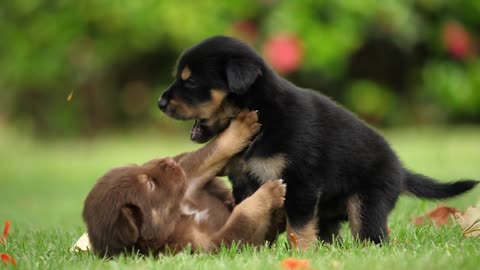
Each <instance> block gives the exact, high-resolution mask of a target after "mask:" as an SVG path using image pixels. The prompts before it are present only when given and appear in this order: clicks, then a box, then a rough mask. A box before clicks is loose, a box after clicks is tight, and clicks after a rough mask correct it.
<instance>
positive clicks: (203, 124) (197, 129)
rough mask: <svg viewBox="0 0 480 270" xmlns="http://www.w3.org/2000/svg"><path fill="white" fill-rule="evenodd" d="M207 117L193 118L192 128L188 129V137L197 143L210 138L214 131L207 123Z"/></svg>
mask: <svg viewBox="0 0 480 270" xmlns="http://www.w3.org/2000/svg"><path fill="white" fill-rule="evenodd" d="M207 121H208V120H207V119H198V120H195V123H194V124H193V127H192V130H191V131H190V133H191V134H190V139H191V140H192V141H194V142H197V143H205V142H208V141H209V140H211V139H212V138H213V137H214V136H215V135H216V133H215V132H213V130H212V129H211V128H210V127H209V126H208V125H207Z"/></svg>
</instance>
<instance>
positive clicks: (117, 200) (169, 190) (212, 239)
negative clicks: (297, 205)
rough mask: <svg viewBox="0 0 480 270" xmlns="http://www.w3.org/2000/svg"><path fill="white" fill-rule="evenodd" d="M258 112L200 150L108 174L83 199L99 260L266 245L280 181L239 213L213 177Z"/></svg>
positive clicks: (248, 133) (244, 140)
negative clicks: (123, 255)
mask: <svg viewBox="0 0 480 270" xmlns="http://www.w3.org/2000/svg"><path fill="white" fill-rule="evenodd" d="M258 129H259V124H258V123H257V115H256V113H255V112H250V113H241V114H240V115H239V116H238V117H237V119H236V120H234V121H233V122H232V124H231V125H230V127H229V128H228V129H227V130H225V131H224V132H223V133H222V134H221V135H219V136H218V137H217V138H216V139H215V140H213V141H212V142H211V143H209V144H208V145H207V146H205V147H203V148H201V149H200V150H198V151H195V152H192V153H187V154H181V155H179V156H176V157H175V158H173V159H172V158H163V159H154V160H151V161H149V162H147V163H145V164H143V165H140V166H138V165H129V166H123V167H119V168H115V169H112V170H111V171H109V172H108V173H106V174H105V175H104V176H103V177H102V178H100V179H99V181H98V182H97V183H96V185H95V186H94V187H93V189H92V190H91V192H90V193H89V194H88V196H87V198H86V200H85V206H84V210H83V217H84V220H85V223H86V224H87V229H88V234H89V238H90V242H91V244H92V247H93V250H94V251H95V252H96V253H97V254H99V255H100V256H104V255H106V256H115V255H117V254H119V253H121V252H122V251H132V250H134V251H138V252H140V253H142V254H148V253H149V252H152V253H153V254H158V253H163V252H166V251H167V250H169V251H170V252H178V251H180V250H182V249H184V248H185V247H187V246H189V245H190V246H191V247H192V250H203V251H211V250H216V249H217V248H218V247H219V246H220V245H221V244H222V243H223V244H225V245H227V246H228V245H230V244H232V243H233V242H234V241H235V242H240V243H241V244H245V243H249V244H253V245H259V244H262V243H263V242H264V240H265V235H266V233H267V230H268V228H269V224H270V220H271V215H272V213H273V211H274V210H276V209H279V208H281V207H282V206H283V201H284V196H285V192H286V188H285V185H284V184H283V182H282V181H281V180H275V181H269V182H267V183H266V184H264V185H263V186H262V187H260V189H259V190H258V191H257V192H255V193H254V194H253V195H252V196H251V197H249V198H247V199H246V200H245V201H243V202H242V203H240V204H239V205H238V206H236V207H235V208H233V211H232V206H233V205H232V204H233V196H232V193H231V190H230V189H229V188H228V187H226V186H225V183H224V182H223V181H222V180H221V179H219V178H215V176H216V175H217V174H218V173H219V171H220V169H222V168H223V167H224V166H225V165H226V163H227V162H228V159H229V158H230V157H232V156H233V155H235V154H236V153H238V152H240V151H241V150H242V149H243V148H244V147H246V146H247V145H248V144H249V142H250V138H251V137H252V136H253V135H254V134H255V133H256V132H257V131H258Z"/></svg>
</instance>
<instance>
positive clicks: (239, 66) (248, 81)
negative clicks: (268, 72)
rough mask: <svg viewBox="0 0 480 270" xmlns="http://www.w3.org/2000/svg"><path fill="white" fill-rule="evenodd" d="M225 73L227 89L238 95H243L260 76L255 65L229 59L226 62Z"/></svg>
mask: <svg viewBox="0 0 480 270" xmlns="http://www.w3.org/2000/svg"><path fill="white" fill-rule="evenodd" d="M226 72H227V81H228V88H229V89H230V91H231V92H233V93H236V94H239V95H242V94H245V93H246V92H247V90H248V89H249V88H250V86H252V84H253V83H254V82H255V80H256V79H257V78H258V76H261V75H262V71H261V70H260V67H259V66H258V65H257V64H255V63H253V62H252V61H247V60H243V59H230V60H229V61H228V62H227V67H226Z"/></svg>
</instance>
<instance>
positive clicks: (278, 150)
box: [162, 36, 478, 243]
mask: <svg viewBox="0 0 480 270" xmlns="http://www.w3.org/2000/svg"><path fill="white" fill-rule="evenodd" d="M185 65H188V66H189V67H190V69H191V70H192V74H193V75H192V76H195V78H196V80H198V81H199V82H200V83H199V84H200V85H201V86H199V87H198V88H197V89H186V88H185V87H182V86H181V85H179V84H181V82H179V79H178V78H177V80H176V81H175V82H174V84H172V86H171V87H170V88H169V89H168V90H167V91H166V92H165V93H164V94H163V97H162V102H163V103H165V102H166V101H165V99H167V102H168V98H169V97H171V96H177V97H179V98H180V99H182V98H181V97H184V96H187V97H188V98H183V99H182V100H183V101H184V102H185V103H186V104H188V105H189V106H202V104H203V103H201V102H197V103H195V102H190V101H191V100H193V101H195V100H204V99H205V96H206V95H207V96H208V91H209V89H212V88H217V89H224V91H226V92H227V93H228V95H227V97H226V98H225V100H224V106H226V107H228V106H230V107H235V108H240V109H245V108H246V109H250V110H258V111H259V121H260V122H261V123H262V125H263V126H262V131H261V134H260V135H259V137H257V139H256V140H255V141H254V143H253V144H252V145H251V146H250V147H249V148H248V149H247V150H246V151H245V152H244V153H243V155H242V156H239V157H238V158H237V159H236V160H234V161H232V163H231V164H230V166H229V167H230V170H227V171H228V172H229V177H230V179H231V181H232V183H233V187H234V195H235V197H236V200H237V201H241V200H243V199H244V198H245V197H247V196H249V195H250V194H251V193H253V191H254V190H255V189H256V188H257V187H258V186H259V183H260V182H262V181H265V180H267V179H258V177H256V176H255V175H254V174H249V173H245V172H243V173H242V172H240V173H239V171H238V167H236V166H242V165H241V164H242V162H244V161H248V160H249V159H252V158H268V157H272V156H275V155H277V154H282V155H284V156H285V157H286V158H287V160H288V163H287V165H286V167H285V168H284V170H283V171H282V173H281V177H282V178H283V179H284V180H285V181H286V183H287V187H288V191H287V196H286V203H285V209H286V213H287V218H288V222H289V223H290V225H291V226H292V227H294V228H302V227H303V226H305V224H307V223H308V222H311V221H312V218H313V217H314V213H315V212H317V219H318V229H319V234H318V237H319V238H321V239H322V240H324V241H331V240H332V235H333V236H335V235H337V234H338V229H339V224H340V222H341V221H344V220H346V219H347V218H348V213H347V201H348V199H349V198H351V197H352V196H356V198H358V201H359V202H360V203H359V213H358V214H359V216H360V217H361V223H360V227H359V228H358V231H357V232H356V233H357V234H358V236H359V238H360V239H362V240H372V241H373V242H375V243H380V242H381V241H382V240H385V239H386V238H387V216H388V214H389V213H390V211H391V210H392V209H393V207H394V206H395V203H396V201H397V199H398V196H399V195H400V194H401V193H402V192H403V191H407V192H409V193H412V194H414V195H416V196H420V197H424V198H430V199H440V198H447V197H452V196H455V195H458V194H460V193H463V192H465V191H467V190H469V189H471V188H473V187H474V186H475V185H476V184H477V183H478V182H477V181H461V182H455V183H450V184H443V183H438V182H435V181H434V180H432V179H430V178H427V177H424V176H421V175H417V174H412V173H410V172H409V171H407V170H406V169H405V168H404V167H403V166H402V164H401V163H400V161H399V159H398V158H397V156H396V154H395V153H394V151H393V150H392V149H391V148H390V146H389V144H388V143H387V142H386V141H385V140H384V138H383V137H382V136H381V135H379V134H378V133H377V132H376V131H374V130H373V129H372V128H371V127H369V126H368V125H367V124H365V123H364V122H362V121H361V120H359V119H358V118H357V117H356V116H355V115H353V114H352V113H350V112H349V111H347V110H345V109H344V108H342V107H341V106H339V105H337V104H336V103H335V102H333V101H332V100H330V99H329V98H327V97H325V96H324V95H322V94H319V93H318V92H314V91H310V90H306V89H302V88H299V87H297V86H295V85H293V84H292V83H290V82H288V81H287V80H285V79H283V78H281V77H280V76H278V75H277V74H276V73H275V72H273V71H272V70H271V69H270V68H269V67H268V66H267V65H266V64H265V63H264V61H263V60H262V58H261V57H260V56H259V55H258V54H257V53H255V51H254V50H253V49H251V48H250V47H249V46H247V45H246V44H244V43H242V42H240V41H238V40H236V39H233V38H230V37H223V36H217V37H212V38H209V39H207V40H205V41H203V42H202V43H200V44H198V45H196V46H194V47H192V48H190V49H189V50H187V51H186V52H185V53H184V54H183V55H182V56H181V58H180V60H179V62H178V69H179V72H180V71H181V69H182V68H183V67H184V66H185ZM171 116H173V117H176V116H175V115H174V114H171ZM177 118H181V117H178V116H177ZM202 121H204V120H202ZM225 127H226V126H223V127H222V128H225ZM202 128H204V129H205V130H208V131H209V132H205V134H210V136H214V135H215V134H216V133H218V132H219V131H220V130H221V129H222V128H218V125H217V127H216V129H215V132H212V131H211V130H209V126H208V125H206V124H205V125H204V126H203V127H202ZM203 139H209V138H203ZM316 210H317V211H316Z"/></svg>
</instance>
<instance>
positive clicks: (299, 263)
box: [282, 258, 310, 270]
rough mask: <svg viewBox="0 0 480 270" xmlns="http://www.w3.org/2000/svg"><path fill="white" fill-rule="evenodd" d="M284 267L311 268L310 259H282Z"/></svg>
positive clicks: (291, 269)
mask: <svg viewBox="0 0 480 270" xmlns="http://www.w3.org/2000/svg"><path fill="white" fill-rule="evenodd" d="M282 267H283V269H285V270H307V269H310V260H307V259H297V258H286V259H283V261H282Z"/></svg>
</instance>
